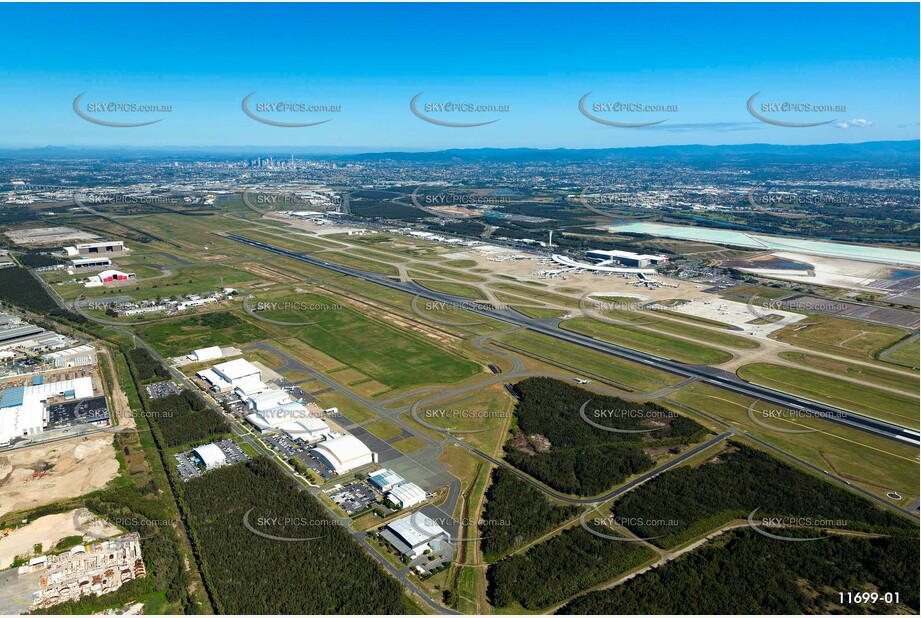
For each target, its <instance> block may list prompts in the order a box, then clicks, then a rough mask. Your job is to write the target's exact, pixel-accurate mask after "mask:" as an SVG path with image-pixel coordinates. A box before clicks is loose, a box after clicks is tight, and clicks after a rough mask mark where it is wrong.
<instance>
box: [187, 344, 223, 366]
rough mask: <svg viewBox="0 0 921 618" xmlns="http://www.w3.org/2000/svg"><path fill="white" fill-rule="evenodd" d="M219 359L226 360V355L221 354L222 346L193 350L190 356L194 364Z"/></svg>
mask: <svg viewBox="0 0 921 618" xmlns="http://www.w3.org/2000/svg"><path fill="white" fill-rule="evenodd" d="M219 358H224V353H223V352H221V348H220V346H216V345H214V346H211V347H210V348H200V349H198V350H192V353H191V354H189V360H191V361H193V362H197V363H200V362H203V361H210V360H217V359H219Z"/></svg>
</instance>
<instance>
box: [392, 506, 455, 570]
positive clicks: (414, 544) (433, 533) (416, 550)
mask: <svg viewBox="0 0 921 618" xmlns="http://www.w3.org/2000/svg"><path fill="white" fill-rule="evenodd" d="M381 536H382V537H383V538H384V539H385V540H387V542H389V543H390V544H391V545H393V547H394V548H395V549H396V550H397V551H399V552H400V553H401V554H403V555H404V556H407V557H409V558H410V559H412V558H418V557H419V556H421V555H422V554H423V553H425V551H426V550H429V549H433V550H434V549H438V548H439V546H440V544H441V543H443V542H446V541H449V540H450V538H451V537H450V535H449V534H448V533H447V532H446V531H445V530H444V529H443V528H442V527H441V526H439V525H438V524H436V523H435V521H434V520H432V519H431V518H430V517H428V516H427V515H424V514H422V513H413V514H411V515H407V516H406V517H401V518H400V519H397V520H395V521H392V522H390V523H389V524H387V526H386V527H385V528H384V530H383V531H382V532H381Z"/></svg>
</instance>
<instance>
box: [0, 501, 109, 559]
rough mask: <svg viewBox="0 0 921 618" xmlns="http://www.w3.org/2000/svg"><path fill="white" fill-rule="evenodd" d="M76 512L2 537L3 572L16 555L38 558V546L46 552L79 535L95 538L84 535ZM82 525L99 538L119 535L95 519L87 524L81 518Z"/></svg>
mask: <svg viewBox="0 0 921 618" xmlns="http://www.w3.org/2000/svg"><path fill="white" fill-rule="evenodd" d="M76 512H77V511H76V510H73V511H68V512H67V513H56V514H54V515H45V516H44V517H39V518H38V519H36V520H35V521H33V522H32V523H30V524H28V525H25V526H22V527H21V528H16V529H15V530H13V531H12V532H10V533H9V535H8V536H6V537H2V538H0V569H5V568H7V567H9V566H10V565H11V564H12V563H13V560H14V559H15V558H16V556H34V555H39V554H37V553H36V552H35V551H33V549H34V547H35V545H37V544H38V543H41V545H42V552H43V553H44V552H47V551H49V550H50V549H51V548H52V547H54V546H55V545H56V544H57V543H58V542H59V541H61V540H62V539H64V538H66V537H69V536H76V535H80V536H83V537H84V539H92V538H93V537H91V536H88V535H85V534H84V532H83V530H80V529H78V528H77V526H76V522H75V521H74V513H76ZM80 524H81V527H82V528H84V530H90V529H91V530H92V532H93V533H95V534H97V535H99V536H100V537H107V536H113V535H117V534H118V533H119V530H118V528H116V527H115V526H113V525H111V524H107V523H106V522H103V521H101V520H95V521H94V522H92V524H88V523H84V521H83V520H82V519H81V520H80ZM90 526H92V527H90Z"/></svg>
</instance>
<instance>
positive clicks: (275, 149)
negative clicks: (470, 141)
mask: <svg viewBox="0 0 921 618" xmlns="http://www.w3.org/2000/svg"><path fill="white" fill-rule="evenodd" d="M369 150H371V149H361V148H352V147H325V146H306V147H305V146H290V147H287V146H267V147H266V146H201V147H191V146H175V147H168V146H163V147H150V148H139V147H132V146H117V147H94V146H45V147H42V148H0V158H12V159H38V160H40V159H74V158H99V159H139V158H140V159H158V158H176V159H191V160H196V159H221V158H227V157H257V156H261V157H267V156H274V157H283V158H287V157H290V156H291V155H292V154H293V155H294V156H296V157H299V158H311V159H330V158H341V159H347V160H355V161H359V160H360V161H385V160H389V161H407V162H411V161H416V162H433V163H435V162H442V163H449V162H452V161H457V162H480V161H483V162H485V161H495V162H516V161H517V162H522V163H527V162H545V163H553V162H563V161H576V162H578V161H596V160H611V161H628V160H629V161H656V160H669V161H675V160H685V161H698V162H701V161H705V160H711V161H722V162H725V161H741V160H745V161H749V162H762V163H771V162H783V161H797V162H801V163H802V162H810V161H815V162H821V161H868V162H869V161H873V162H882V161H894V162H900V163H909V162H915V163H917V162H918V161H919V150H921V142H919V140H907V141H892V142H862V143H857V144H824V145H814V146H782V145H777V144H738V145H725V146H704V145H697V144H690V145H686V146H641V147H632V148H590V149H570V148H552V149H541V148H469V149H450V150H437V151H428V152H414V151H391V152H369Z"/></svg>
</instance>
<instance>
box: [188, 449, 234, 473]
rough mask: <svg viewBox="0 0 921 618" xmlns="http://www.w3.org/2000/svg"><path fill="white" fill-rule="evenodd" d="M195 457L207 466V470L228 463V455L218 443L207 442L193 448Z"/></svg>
mask: <svg viewBox="0 0 921 618" xmlns="http://www.w3.org/2000/svg"><path fill="white" fill-rule="evenodd" d="M192 452H193V453H194V454H195V457H197V458H198V460H199V461H200V462H201V463H202V465H203V466H205V470H213V469H214V468H220V467H221V466H223V465H226V464H227V455H225V454H224V451H222V450H221V447H219V446H218V445H217V444H213V443H212V444H205V445H203V446H199V447H198V448H194V449H192Z"/></svg>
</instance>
